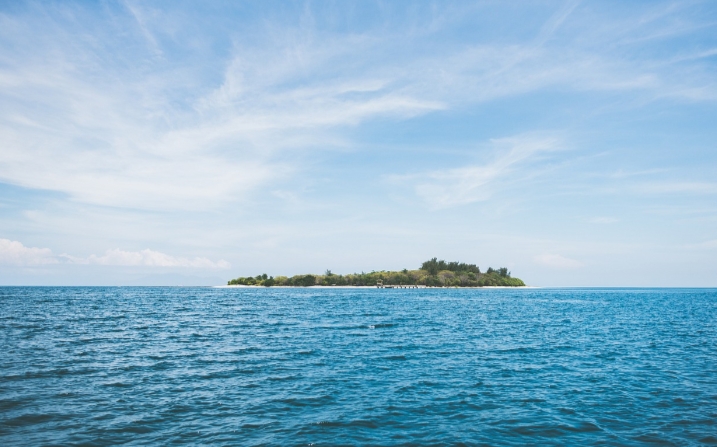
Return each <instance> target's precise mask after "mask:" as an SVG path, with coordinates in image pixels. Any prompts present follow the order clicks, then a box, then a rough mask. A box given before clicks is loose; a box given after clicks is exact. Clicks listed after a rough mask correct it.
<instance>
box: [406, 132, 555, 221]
mask: <svg viewBox="0 0 717 447" xmlns="http://www.w3.org/2000/svg"><path fill="white" fill-rule="evenodd" d="M561 148H562V145H561V141H560V139H559V138H557V137H545V136H542V137H541V136H534V135H521V136H515V137H510V138H500V139H494V140H491V149H492V150H493V151H494V153H495V156H494V158H493V159H492V160H491V161H489V162H487V163H485V164H475V165H468V166H465V167H461V168H454V169H444V170H437V171H431V172H426V173H422V174H416V175H408V176H397V177H394V180H398V181H404V182H405V181H408V182H411V183H413V184H414V185H415V186H414V189H415V192H416V194H418V196H420V197H421V198H422V199H423V200H424V201H426V202H427V203H428V204H429V205H430V206H431V207H433V208H447V207H452V206H458V205H464V204H467V203H472V202H477V201H482V200H487V199H488V198H490V197H491V196H492V194H493V193H494V192H495V191H496V189H497V188H498V185H497V184H498V183H499V182H501V181H504V180H505V179H506V177H508V176H510V178H511V181H516V180H518V179H519V178H521V177H527V176H531V175H534V174H535V172H529V173H525V172H524V173H523V174H522V175H516V174H517V171H518V170H519V169H520V168H524V167H525V166H526V165H528V164H529V163H530V162H531V161H535V159H536V158H537V157H538V156H539V155H540V154H543V153H546V152H550V151H556V150H560V149H561Z"/></svg>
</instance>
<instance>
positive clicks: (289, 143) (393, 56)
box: [0, 0, 717, 287]
mask: <svg viewBox="0 0 717 447" xmlns="http://www.w3.org/2000/svg"><path fill="white" fill-rule="evenodd" d="M432 257H438V258H439V259H446V260H449V261H461V262H469V263H476V264H478V265H479V266H480V267H481V269H483V270H485V269H487V268H488V267H494V268H497V267H504V266H505V267H508V268H509V269H510V270H511V271H512V273H513V276H516V277H519V278H521V279H523V280H524V281H525V282H526V283H527V284H529V285H533V286H566V287H570V286H635V287H638V286H654V287H663V286H680V287H691V286H695V287H709V286H717V3H715V2H713V1H677V2H675V1H633V2H622V1H583V2H580V1H549V0H543V1H525V2H502V1H477V2H468V1H456V2H450V1H446V2H428V1H425V2H393V1H296V2H292V1H281V2H279V1H265V2H253V1H245V2H212V1H210V2H183V1H166V2H152V1H149V2H147V1H142V2H140V1H130V0H127V1H99V2H84V1H80V2H72V1H62V2H59V1H58V2H52V1H37V2H22V1H18V2H0V284H4V285H180V284H181V285H192V284H223V283H226V281H227V280H228V279H231V278H235V277H238V276H250V275H251V276H254V275H257V274H260V273H268V274H269V275H293V274H300V273H309V272H313V273H323V272H324V271H325V270H326V269H331V270H332V271H333V272H334V273H352V272H361V271H372V270H398V269H403V268H409V269H414V268H418V267H419V266H420V264H421V262H423V261H425V260H427V259H429V258H432Z"/></svg>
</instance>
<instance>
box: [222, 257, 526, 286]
mask: <svg viewBox="0 0 717 447" xmlns="http://www.w3.org/2000/svg"><path fill="white" fill-rule="evenodd" d="M379 281H380V282H382V283H383V284H384V285H395V286H398V285H421V286H429V287H484V286H513V287H518V286H524V285H525V284H524V283H523V281H521V280H520V279H518V278H513V277H511V276H510V272H509V271H508V269H507V268H505V267H502V268H499V269H493V268H490V267H489V268H488V270H486V271H485V273H483V272H481V271H480V268H478V266H477V265H475V264H465V263H462V262H445V261H443V260H441V261H439V260H438V259H436V258H433V259H430V260H428V261H426V262H424V263H423V264H421V268H420V269H418V270H406V269H403V270H402V271H398V272H389V271H380V272H370V273H364V272H361V273H353V274H348V275H336V274H333V273H331V270H327V271H326V272H325V273H324V274H323V275H311V274H309V275H295V276H292V277H290V278H289V277H286V276H277V277H273V276H267V274H266V273H264V274H263V275H257V276H255V277H251V276H249V277H246V278H244V277H240V278H236V279H232V280H231V281H229V282H228V284H229V285H246V286H266V287H270V286H298V287H308V286H375V285H376V284H377V283H378V282H379Z"/></svg>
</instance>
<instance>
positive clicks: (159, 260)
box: [62, 248, 231, 269]
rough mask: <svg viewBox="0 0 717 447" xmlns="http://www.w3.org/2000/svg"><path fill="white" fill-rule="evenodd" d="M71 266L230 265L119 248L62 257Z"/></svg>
mask: <svg viewBox="0 0 717 447" xmlns="http://www.w3.org/2000/svg"><path fill="white" fill-rule="evenodd" d="M62 257H63V258H65V259H67V260H68V262H70V263H72V264H96V265H112V266H142V267H185V268H208V269H227V268H229V267H231V265H230V264H229V263H228V262H227V261H225V260H223V259H221V260H219V261H216V262H214V261H210V260H209V259H207V258H199V257H197V258H192V259H189V258H182V257H176V256H171V255H168V254H166V253H161V252H158V251H154V250H149V249H145V250H140V251H124V250H120V249H119V248H115V249H112V250H107V251H106V252H105V254H104V255H102V256H97V255H90V256H89V257H87V258H78V257H74V256H69V255H62Z"/></svg>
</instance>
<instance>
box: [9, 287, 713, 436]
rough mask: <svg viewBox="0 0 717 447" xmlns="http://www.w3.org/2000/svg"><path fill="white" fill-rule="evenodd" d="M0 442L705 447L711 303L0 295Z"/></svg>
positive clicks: (64, 291) (136, 291)
mask: <svg viewBox="0 0 717 447" xmlns="http://www.w3.org/2000/svg"><path fill="white" fill-rule="evenodd" d="M0 309H1V312H0V347H1V348H2V352H1V353H0V444H2V445H43V444H54V445H73V444H85V445H117V444H123V443H127V444H134V445H143V444H158V445H164V444H214V445H281V446H284V445H309V444H313V445H317V446H320V445H326V446H328V445H525V444H530V445H705V444H717V290H705V289H702V290H700V289H692V290H690V289H621V290H619V289H594V290H585V289H572V290H566V289H562V290H555V289H552V290H551V289H533V290H510V289H509V290H495V289H493V290H456V289H453V290H447V289H446V290H439V289H432V290H426V289H422V290H399V289H393V290H390V289H384V290H379V289H314V288H312V289H278V288H277V289H211V288H110V287H107V288H104V287H101V288H17V287H6V288H0Z"/></svg>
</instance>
